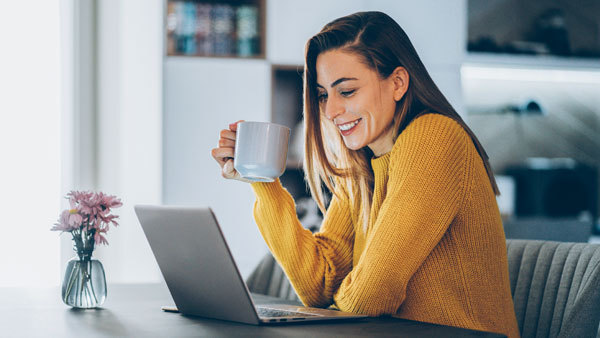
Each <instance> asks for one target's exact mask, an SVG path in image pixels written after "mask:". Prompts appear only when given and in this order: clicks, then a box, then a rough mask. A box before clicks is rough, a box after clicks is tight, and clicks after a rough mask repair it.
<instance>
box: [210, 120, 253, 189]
mask: <svg viewBox="0 0 600 338" xmlns="http://www.w3.org/2000/svg"><path fill="white" fill-rule="evenodd" d="M240 122H243V120H239V121H237V122H234V123H231V124H229V129H223V130H221V133H220V138H219V147H218V148H214V149H213V150H212V151H211V154H212V157H213V158H214V159H215V160H216V161H217V163H218V164H219V166H221V175H222V176H223V177H225V178H227V179H231V180H238V181H242V182H248V183H251V182H252V181H250V180H247V179H245V178H243V177H242V176H241V175H240V173H238V172H237V170H235V168H233V155H234V153H235V136H236V132H237V125H238V123H240Z"/></svg>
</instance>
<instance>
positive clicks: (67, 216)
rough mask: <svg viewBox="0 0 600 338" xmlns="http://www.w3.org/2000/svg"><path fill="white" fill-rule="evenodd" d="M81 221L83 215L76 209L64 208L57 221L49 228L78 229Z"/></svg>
mask: <svg viewBox="0 0 600 338" xmlns="http://www.w3.org/2000/svg"><path fill="white" fill-rule="evenodd" d="M82 222H83V217H81V215H80V214H79V213H77V209H70V210H64V211H63V212H62V213H61V215H60V218H59V219H58V223H54V224H55V226H54V227H53V228H52V229H51V230H54V231H73V230H76V229H78V228H79V227H80V226H81V224H82Z"/></svg>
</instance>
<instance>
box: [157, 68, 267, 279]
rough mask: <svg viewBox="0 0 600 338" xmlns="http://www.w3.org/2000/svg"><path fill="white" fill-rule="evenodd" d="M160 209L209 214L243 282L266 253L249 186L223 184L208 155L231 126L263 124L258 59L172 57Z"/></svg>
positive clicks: (263, 79)
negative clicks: (188, 208) (195, 208)
mask: <svg viewBox="0 0 600 338" xmlns="http://www.w3.org/2000/svg"><path fill="white" fill-rule="evenodd" d="M164 83H165V100H166V101H165V109H164V135H165V138H164V151H165V157H164V159H165V161H164V187H165V189H164V202H165V203H166V204H171V205H206V206H210V207H212V208H213V210H214V212H215V214H216V217H217V219H218V220H219V223H220V224H221V227H222V229H223V233H224V234H225V237H226V238H227V241H228V243H229V246H230V249H231V251H232V254H233V255H234V258H235V260H236V262H237V263H238V267H239V269H240V271H241V273H242V275H243V276H247V275H248V274H249V273H250V272H251V270H252V269H253V268H254V267H255V266H256V264H257V263H258V261H259V259H260V258H261V257H262V256H263V255H264V254H265V253H266V252H267V249H266V245H265V244H264V241H263V240H262V237H261V236H260V233H259V232H258V229H257V227H256V224H255V222H254V219H253V218H252V206H253V203H254V194H253V193H252V191H251V188H250V186H249V185H248V184H247V183H242V182H238V181H231V180H226V179H224V178H222V177H221V172H220V168H219V165H218V164H217V162H215V160H214V159H213V158H212V156H211V154H210V151H211V149H212V148H215V147H217V142H218V140H219V132H220V131H221V129H226V128H227V126H228V124H229V123H232V122H235V121H237V120H247V121H253V120H254V121H268V120H269V116H270V113H269V109H270V106H269V105H270V100H269V97H270V88H271V83H270V67H269V65H268V64H267V62H265V61H263V60H236V59H217V58H213V59H210V58H209V59H207V58H189V57H171V58H169V59H167V60H166V62H165V82H164Z"/></svg>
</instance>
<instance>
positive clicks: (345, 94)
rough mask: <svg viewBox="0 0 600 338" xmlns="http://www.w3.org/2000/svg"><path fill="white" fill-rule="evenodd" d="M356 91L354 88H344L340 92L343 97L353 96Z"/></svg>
mask: <svg viewBox="0 0 600 338" xmlns="http://www.w3.org/2000/svg"><path fill="white" fill-rule="evenodd" d="M355 92H356V89H352V90H344V91H341V92H340V95H342V96H343V97H350V96H352V94H354V93H355Z"/></svg>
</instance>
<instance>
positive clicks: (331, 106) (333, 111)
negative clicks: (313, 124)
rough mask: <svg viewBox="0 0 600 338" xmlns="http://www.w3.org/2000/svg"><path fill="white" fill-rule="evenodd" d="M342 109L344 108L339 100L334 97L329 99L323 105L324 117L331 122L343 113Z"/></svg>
mask: <svg viewBox="0 0 600 338" xmlns="http://www.w3.org/2000/svg"><path fill="white" fill-rule="evenodd" d="M331 96H334V95H331ZM344 109H345V108H344V106H343V104H342V102H340V100H338V99H337V98H335V97H329V98H327V102H326V103H325V117H327V119H329V120H330V121H333V119H335V118H336V117H337V116H339V115H341V114H343V113H344Z"/></svg>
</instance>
